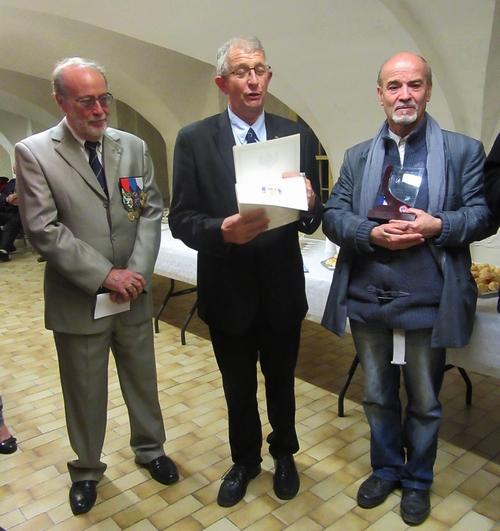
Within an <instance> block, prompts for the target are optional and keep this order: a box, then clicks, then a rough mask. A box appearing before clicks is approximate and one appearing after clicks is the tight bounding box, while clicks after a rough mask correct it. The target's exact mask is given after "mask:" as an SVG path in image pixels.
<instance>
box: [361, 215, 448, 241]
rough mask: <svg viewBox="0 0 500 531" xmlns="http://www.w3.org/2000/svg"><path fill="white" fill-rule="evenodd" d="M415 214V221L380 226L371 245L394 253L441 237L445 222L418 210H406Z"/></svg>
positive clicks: (372, 235) (395, 220) (371, 237)
mask: <svg viewBox="0 0 500 531" xmlns="http://www.w3.org/2000/svg"><path fill="white" fill-rule="evenodd" d="M405 212H407V213H408V214H415V215H416V218H415V219H414V220H413V221H402V220H397V219H391V220H390V221H389V223H384V224H383V225H378V226H377V227H375V228H373V229H372V231H371V233H370V243H373V244H375V245H379V246H380V247H385V248H386V249H390V250H392V251H397V250H401V249H408V248H410V247H413V246H415V245H420V244H421V243H424V242H425V240H426V239H428V238H433V237H435V236H439V234H441V230H442V228H443V222H442V221H441V220H440V219H439V218H435V217H434V216H431V215H430V214H428V213H427V212H424V211H423V210H419V209H418V208H409V209H408V210H405Z"/></svg>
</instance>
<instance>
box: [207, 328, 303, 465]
mask: <svg viewBox="0 0 500 531" xmlns="http://www.w3.org/2000/svg"><path fill="white" fill-rule="evenodd" d="M300 329H301V324H300V323H299V324H298V325H296V326H294V327H292V328H290V329H288V330H280V331H277V330H274V329H273V328H272V327H271V326H270V325H269V324H267V323H265V322H264V323H263V322H262V321H259V322H257V323H254V324H253V325H252V326H251V327H250V328H249V329H248V330H247V331H246V332H244V333H242V334H237V335H234V334H229V333H227V332H223V331H221V330H217V329H214V328H213V327H210V336H211V339H212V345H213V348H214V353H215V358H216V360H217V364H218V365H219V369H220V372H221V374H222V383H223V387H224V394H225V396H226V403H227V409H228V417H229V444H230V447H231V456H232V459H233V462H234V463H235V464H237V465H244V466H256V465H258V464H259V463H260V462H261V461H262V458H261V448H262V426H261V421H260V415H259V408H258V403H257V387H258V383H257V361H258V360H259V361H260V367H261V370H262V374H263V375H264V378H265V387H266V401H267V415H268V418H269V422H270V424H271V428H272V432H271V433H270V434H269V436H268V437H267V442H268V443H269V452H270V453H271V455H272V456H273V457H275V458H276V457H280V456H283V455H291V454H294V453H295V452H297V451H298V449H299V441H298V438H297V433H296V431H295V375H294V372H295V366H296V365H297V357H298V352H299V343H300Z"/></svg>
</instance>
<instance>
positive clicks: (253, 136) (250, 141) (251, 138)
mask: <svg viewBox="0 0 500 531" xmlns="http://www.w3.org/2000/svg"><path fill="white" fill-rule="evenodd" d="M245 140H246V141H247V144H253V143H255V142H258V140H259V139H258V138H257V135H256V134H255V131H254V130H253V129H252V128H251V127H250V129H249V130H248V133H247V136H246V137H245Z"/></svg>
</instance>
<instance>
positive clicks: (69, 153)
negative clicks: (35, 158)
mask: <svg viewBox="0 0 500 531" xmlns="http://www.w3.org/2000/svg"><path fill="white" fill-rule="evenodd" d="M52 139H53V140H54V142H56V146H55V148H54V149H55V150H56V152H57V153H59V155H60V156H61V157H62V158H63V159H64V160H65V161H66V162H67V163H68V164H69V165H70V166H71V167H72V168H73V169H74V170H75V171H76V172H77V173H79V174H80V176H81V177H82V178H83V180H84V181H85V182H86V183H87V184H88V185H89V186H90V187H91V188H92V189H93V190H95V191H96V192H98V193H99V194H101V195H104V196H105V193H104V191H103V189H102V188H101V186H100V184H99V182H98V180H97V178H96V176H95V175H94V172H93V171H92V168H91V167H90V164H89V162H88V160H87V159H86V158H85V153H84V152H83V151H82V148H81V146H80V144H79V143H78V141H77V140H76V138H75V137H74V136H73V135H72V134H71V131H70V130H69V129H68V127H67V126H66V124H65V122H64V121H62V122H60V123H59V125H58V126H56V128H55V129H54V131H53V132H52Z"/></svg>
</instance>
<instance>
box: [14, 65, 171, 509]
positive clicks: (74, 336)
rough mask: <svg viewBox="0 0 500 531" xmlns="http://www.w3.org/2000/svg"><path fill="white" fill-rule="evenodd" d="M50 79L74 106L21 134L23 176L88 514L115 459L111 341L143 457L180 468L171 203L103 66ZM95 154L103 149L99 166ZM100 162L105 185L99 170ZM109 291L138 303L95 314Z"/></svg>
mask: <svg viewBox="0 0 500 531" xmlns="http://www.w3.org/2000/svg"><path fill="white" fill-rule="evenodd" d="M53 87H54V96H55V99H56V101H57V104H58V105H59V107H60V108H61V109H62V111H63V112H64V114H65V117H64V118H63V120H62V121H61V122H60V123H59V125H57V126H56V127H54V128H52V129H49V130H47V131H44V132H42V133H39V134H36V135H33V136H31V137H29V138H27V139H25V140H23V141H22V142H19V143H18V144H17V145H16V164H17V180H18V193H19V207H20V211H21V216H22V219H23V225H24V228H25V230H26V233H27V235H28V238H29V240H30V242H31V243H32V244H33V246H34V247H35V248H36V249H37V251H38V252H39V253H40V255H41V256H42V257H44V258H45V259H46V260H47V264H46V268H45V282H44V289H45V324H46V327H47V328H48V329H50V330H53V333H54V340H55V343H56V348H57V355H58V360H59V368H60V375H61V383H62V391H63V396H64V404H65V409H66V422H67V426H68V433H69V439H70V442H71V446H72V448H73V449H74V451H75V453H76V454H77V456H78V459H76V460H73V461H70V462H69V463H68V469H69V472H70V476H71V480H72V482H73V484H72V487H71V490H70V504H71V508H72V510H73V513H74V514H82V513H85V512H87V511H89V510H90V509H91V508H92V507H93V505H94V503H95V500H96V496H97V483H98V481H99V480H100V479H101V477H102V475H103V474H104V471H105V469H106V465H105V464H104V463H103V462H101V452H102V446H103V442H104V435H105V431H106V409H107V393H108V382H107V371H108V359H109V348H110V347H111V349H112V352H113V355H114V357H115V360H116V366H117V369H118V375H119V379H120V385H121V388H122V392H123V397H124V399H125V403H126V405H127V408H128V413H129V418H130V429H131V438H130V444H131V447H132V450H133V451H134V453H135V456H136V457H135V460H136V462H137V463H138V464H140V465H142V466H145V467H147V468H148V469H149V470H150V472H151V475H152V476H153V478H154V479H156V480H157V481H159V482H161V483H163V484H171V483H174V482H176V481H177V480H178V479H179V476H178V472H177V469H176V466H175V464H174V463H173V462H172V461H171V460H170V459H169V458H168V457H166V456H165V453H164V450H163V443H164V442H165V430H164V425H163V419H162V413H161V409H160V404H159V400H158V391H157V378H156V368H155V358H154V345H153V331H152V323H151V316H152V312H153V307H152V300H151V277H152V274H153V269H154V264H155V260H156V255H157V253H158V248H159V244H160V231H161V217H162V212H163V203H162V197H161V194H160V192H159V190H158V188H157V186H156V184H155V182H154V170H153V164H152V161H151V158H150V156H149V153H148V148H147V146H146V144H145V143H144V142H143V141H142V140H140V139H139V138H137V137H135V136H133V135H131V134H128V133H124V132H122V131H117V130H114V129H111V128H108V121H109V106H110V104H111V102H112V100H113V97H112V96H111V94H109V92H108V88H107V81H106V78H105V75H104V69H103V68H102V67H101V66H100V65H98V64H97V63H95V62H92V61H88V60H85V59H81V58H71V59H65V60H63V61H61V62H60V63H59V64H58V65H57V66H56V69H55V70H54V74H53ZM88 141H90V142H95V143H98V144H97V145H91V146H87V145H86V142H88ZM89 156H90V159H95V157H96V156H97V159H98V160H94V161H93V162H94V163H96V164H97V168H96V167H95V166H93V167H91V165H90V164H89ZM93 170H94V171H93ZM102 172H104V175H105V181H104V182H103V185H101V184H100V183H99V181H98V178H97V177H96V175H98V174H102ZM99 176H100V175H99ZM102 293H104V295H103V296H104V297H109V299H110V300H111V302H112V303H115V304H112V305H111V306H112V307H113V308H119V307H120V306H119V305H121V304H124V306H122V308H123V307H125V304H127V303H128V304H130V309H129V310H127V311H123V312H120V313H117V314H112V315H107V316H104V317H101V318H96V317H95V315H94V311H95V307H96V300H97V295H98V294H102ZM115 305H116V306H115ZM120 309H121V308H120Z"/></svg>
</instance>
